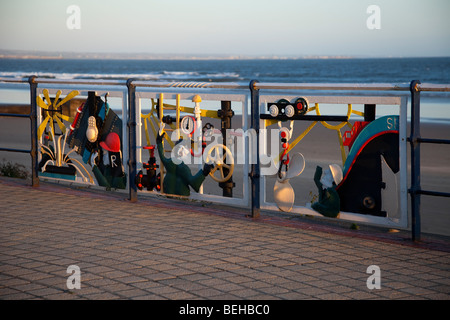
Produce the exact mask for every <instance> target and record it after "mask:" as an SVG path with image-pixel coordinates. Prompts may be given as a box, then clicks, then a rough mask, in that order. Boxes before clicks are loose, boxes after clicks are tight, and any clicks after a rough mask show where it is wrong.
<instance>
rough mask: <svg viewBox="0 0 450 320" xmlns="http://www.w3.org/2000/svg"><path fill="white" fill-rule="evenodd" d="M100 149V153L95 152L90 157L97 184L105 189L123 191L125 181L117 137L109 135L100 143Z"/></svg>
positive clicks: (112, 133) (112, 134) (116, 135)
mask: <svg viewBox="0 0 450 320" xmlns="http://www.w3.org/2000/svg"><path fill="white" fill-rule="evenodd" d="M100 147H101V148H100V150H99V151H100V152H99V153H97V152H95V153H94V154H93V155H92V157H91V165H92V172H93V173H94V175H95V177H96V178H97V182H98V184H99V185H100V186H103V187H106V188H107V189H110V188H115V189H125V188H126V183H127V179H126V175H125V172H124V168H123V165H122V153H121V151H120V138H119V135H118V134H117V133H115V132H111V133H109V134H108V135H107V136H106V139H105V140H104V141H101V142H100Z"/></svg>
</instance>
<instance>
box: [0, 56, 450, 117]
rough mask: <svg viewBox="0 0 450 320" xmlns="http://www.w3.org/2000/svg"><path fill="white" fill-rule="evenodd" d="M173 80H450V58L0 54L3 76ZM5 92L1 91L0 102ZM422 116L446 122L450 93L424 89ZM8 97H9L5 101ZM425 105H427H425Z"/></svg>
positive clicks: (430, 81)
mask: <svg viewBox="0 0 450 320" xmlns="http://www.w3.org/2000/svg"><path fill="white" fill-rule="evenodd" d="M31 75H36V76H38V77H46V78H57V79H67V80H71V79H129V78H133V79H142V80H150V81H161V82H172V81H176V82H179V81H186V82H194V81H196V82H240V83H249V82H250V81H251V80H258V81H260V82H275V83H393V84H394V83H395V84H398V83H410V82H411V81H412V80H419V81H420V82H421V83H432V84H450V57H432V58H311V59H308V58H300V59H293V58H292V59H288V58H286V59H248V58H246V59H194V58H191V59H180V60H177V59H168V60H155V59H148V60H144V59H104V60H102V59H10V58H2V59H0V77H1V78H26V77H29V76H31ZM5 98H7V97H5V95H4V94H1V86H0V100H2V101H0V103H4V100H5ZM421 99H422V100H421V102H422V103H423V104H427V107H422V111H421V117H423V118H424V119H425V120H430V121H433V120H435V121H444V122H447V121H448V122H449V123H450V93H449V92H446V93H435V92H432V93H430V92H423V93H422V94H421ZM8 102H10V101H8ZM428 105H429V106H430V107H428Z"/></svg>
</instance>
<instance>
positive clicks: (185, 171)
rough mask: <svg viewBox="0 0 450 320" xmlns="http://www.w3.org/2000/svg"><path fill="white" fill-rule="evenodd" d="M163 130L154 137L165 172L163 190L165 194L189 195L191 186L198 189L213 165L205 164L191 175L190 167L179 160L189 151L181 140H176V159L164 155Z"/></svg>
mask: <svg viewBox="0 0 450 320" xmlns="http://www.w3.org/2000/svg"><path fill="white" fill-rule="evenodd" d="M164 134H165V132H164V131H162V130H160V132H159V133H158V135H157V137H156V144H157V147H158V153H159V157H160V159H161V162H162V164H163V165H164V168H165V169H166V174H165V176H164V180H163V182H162V183H163V191H164V193H167V194H173V195H180V196H189V195H190V193H191V191H190V187H192V188H193V189H194V190H195V191H196V192H198V191H199V190H200V186H201V185H202V183H203V181H205V178H206V176H207V175H208V174H209V173H210V172H211V169H212V168H213V167H214V165H211V164H207V163H205V165H204V166H203V169H201V170H199V171H198V172H197V173H196V174H195V175H192V173H191V169H190V168H189V167H188V166H187V165H186V164H185V163H184V162H183V161H182V160H181V159H182V158H183V157H184V156H186V155H187V154H188V153H190V151H189V150H188V149H187V148H186V147H185V146H184V145H183V144H182V142H183V140H182V139H180V141H178V142H177V144H176V147H177V149H178V151H177V152H176V154H177V157H178V160H179V161H176V162H174V161H173V160H172V159H171V158H166V157H165V156H164V147H163V143H162V141H163V137H164Z"/></svg>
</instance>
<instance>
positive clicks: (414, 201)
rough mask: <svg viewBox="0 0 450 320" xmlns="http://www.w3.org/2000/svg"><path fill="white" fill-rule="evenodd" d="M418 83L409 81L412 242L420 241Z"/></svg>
mask: <svg viewBox="0 0 450 320" xmlns="http://www.w3.org/2000/svg"><path fill="white" fill-rule="evenodd" d="M419 84H420V81H418V80H414V81H411V85H410V91H411V136H410V139H409V140H410V144H411V189H410V194H411V231H412V240H413V241H419V240H420V228H421V225H420V189H421V186H420V141H419V140H420V91H419V88H418V85H419Z"/></svg>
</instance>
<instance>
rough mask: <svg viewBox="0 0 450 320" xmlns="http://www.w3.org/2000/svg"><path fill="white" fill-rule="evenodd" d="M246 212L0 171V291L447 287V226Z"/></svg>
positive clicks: (371, 292) (379, 292)
mask: <svg viewBox="0 0 450 320" xmlns="http://www.w3.org/2000/svg"><path fill="white" fill-rule="evenodd" d="M248 213H249V210H248V209H238V208H227V207H223V206H222V207H221V206H216V205H210V204H205V203H198V202H190V201H182V200H174V199H168V198H165V197H159V196H154V197H142V196H140V197H139V200H138V202H136V203H130V202H129V201H128V200H127V195H126V194H124V193H122V194H121V193H113V192H106V191H100V190H87V189H80V188H78V189H77V188H73V187H72V188H70V187H66V186H62V185H57V184H50V183H44V182H42V181H41V184H40V186H39V187H38V188H33V187H31V186H30V182H29V181H25V180H19V179H10V178H4V177H0V299H2V300H9V299H14V300H27V299H50V300H59V299H88V300H105V299H160V300H185V299H188V300H191V299H194V300H236V299H237V300H244V299H245V300H263V299H264V300H266V299H286V300H300V299H313V300H322V299H326V300H330V299H331V300H335V299H350V300H353V299H364V300H365V299H377V300H386V299H420V300H429V299H431V300H447V299H449V298H450V242H449V239H448V238H442V237H439V238H438V237H429V236H427V235H423V237H422V241H421V242H419V243H413V242H412V241H411V240H410V233H409V232H395V233H393V232H388V230H385V229H381V228H368V227H364V226H360V227H361V228H360V229H359V230H352V229H350V228H349V224H345V223H328V222H323V221H319V220H320V219H317V218H316V219H313V218H306V217H300V216H296V215H292V214H285V213H273V212H262V213H261V218H259V219H251V218H248V217H246V214H248ZM70 266H76V267H78V268H79V270H80V274H79V275H80V276H79V278H77V277H76V276H77V273H76V272H75V273H72V272H71V273H67V269H68V268H69V267H70ZM370 266H375V267H371V268H372V269H371V268H369V267H370ZM368 268H369V272H368ZM68 280H69V281H68ZM77 280H79V283H80V289H77V288H76V287H75V288H74V287H73V285H76V284H77V283H78V282H77ZM68 282H69V283H68ZM68 285H69V286H71V288H69V287H68ZM378 285H379V287H378ZM369 287H370V288H369Z"/></svg>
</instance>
